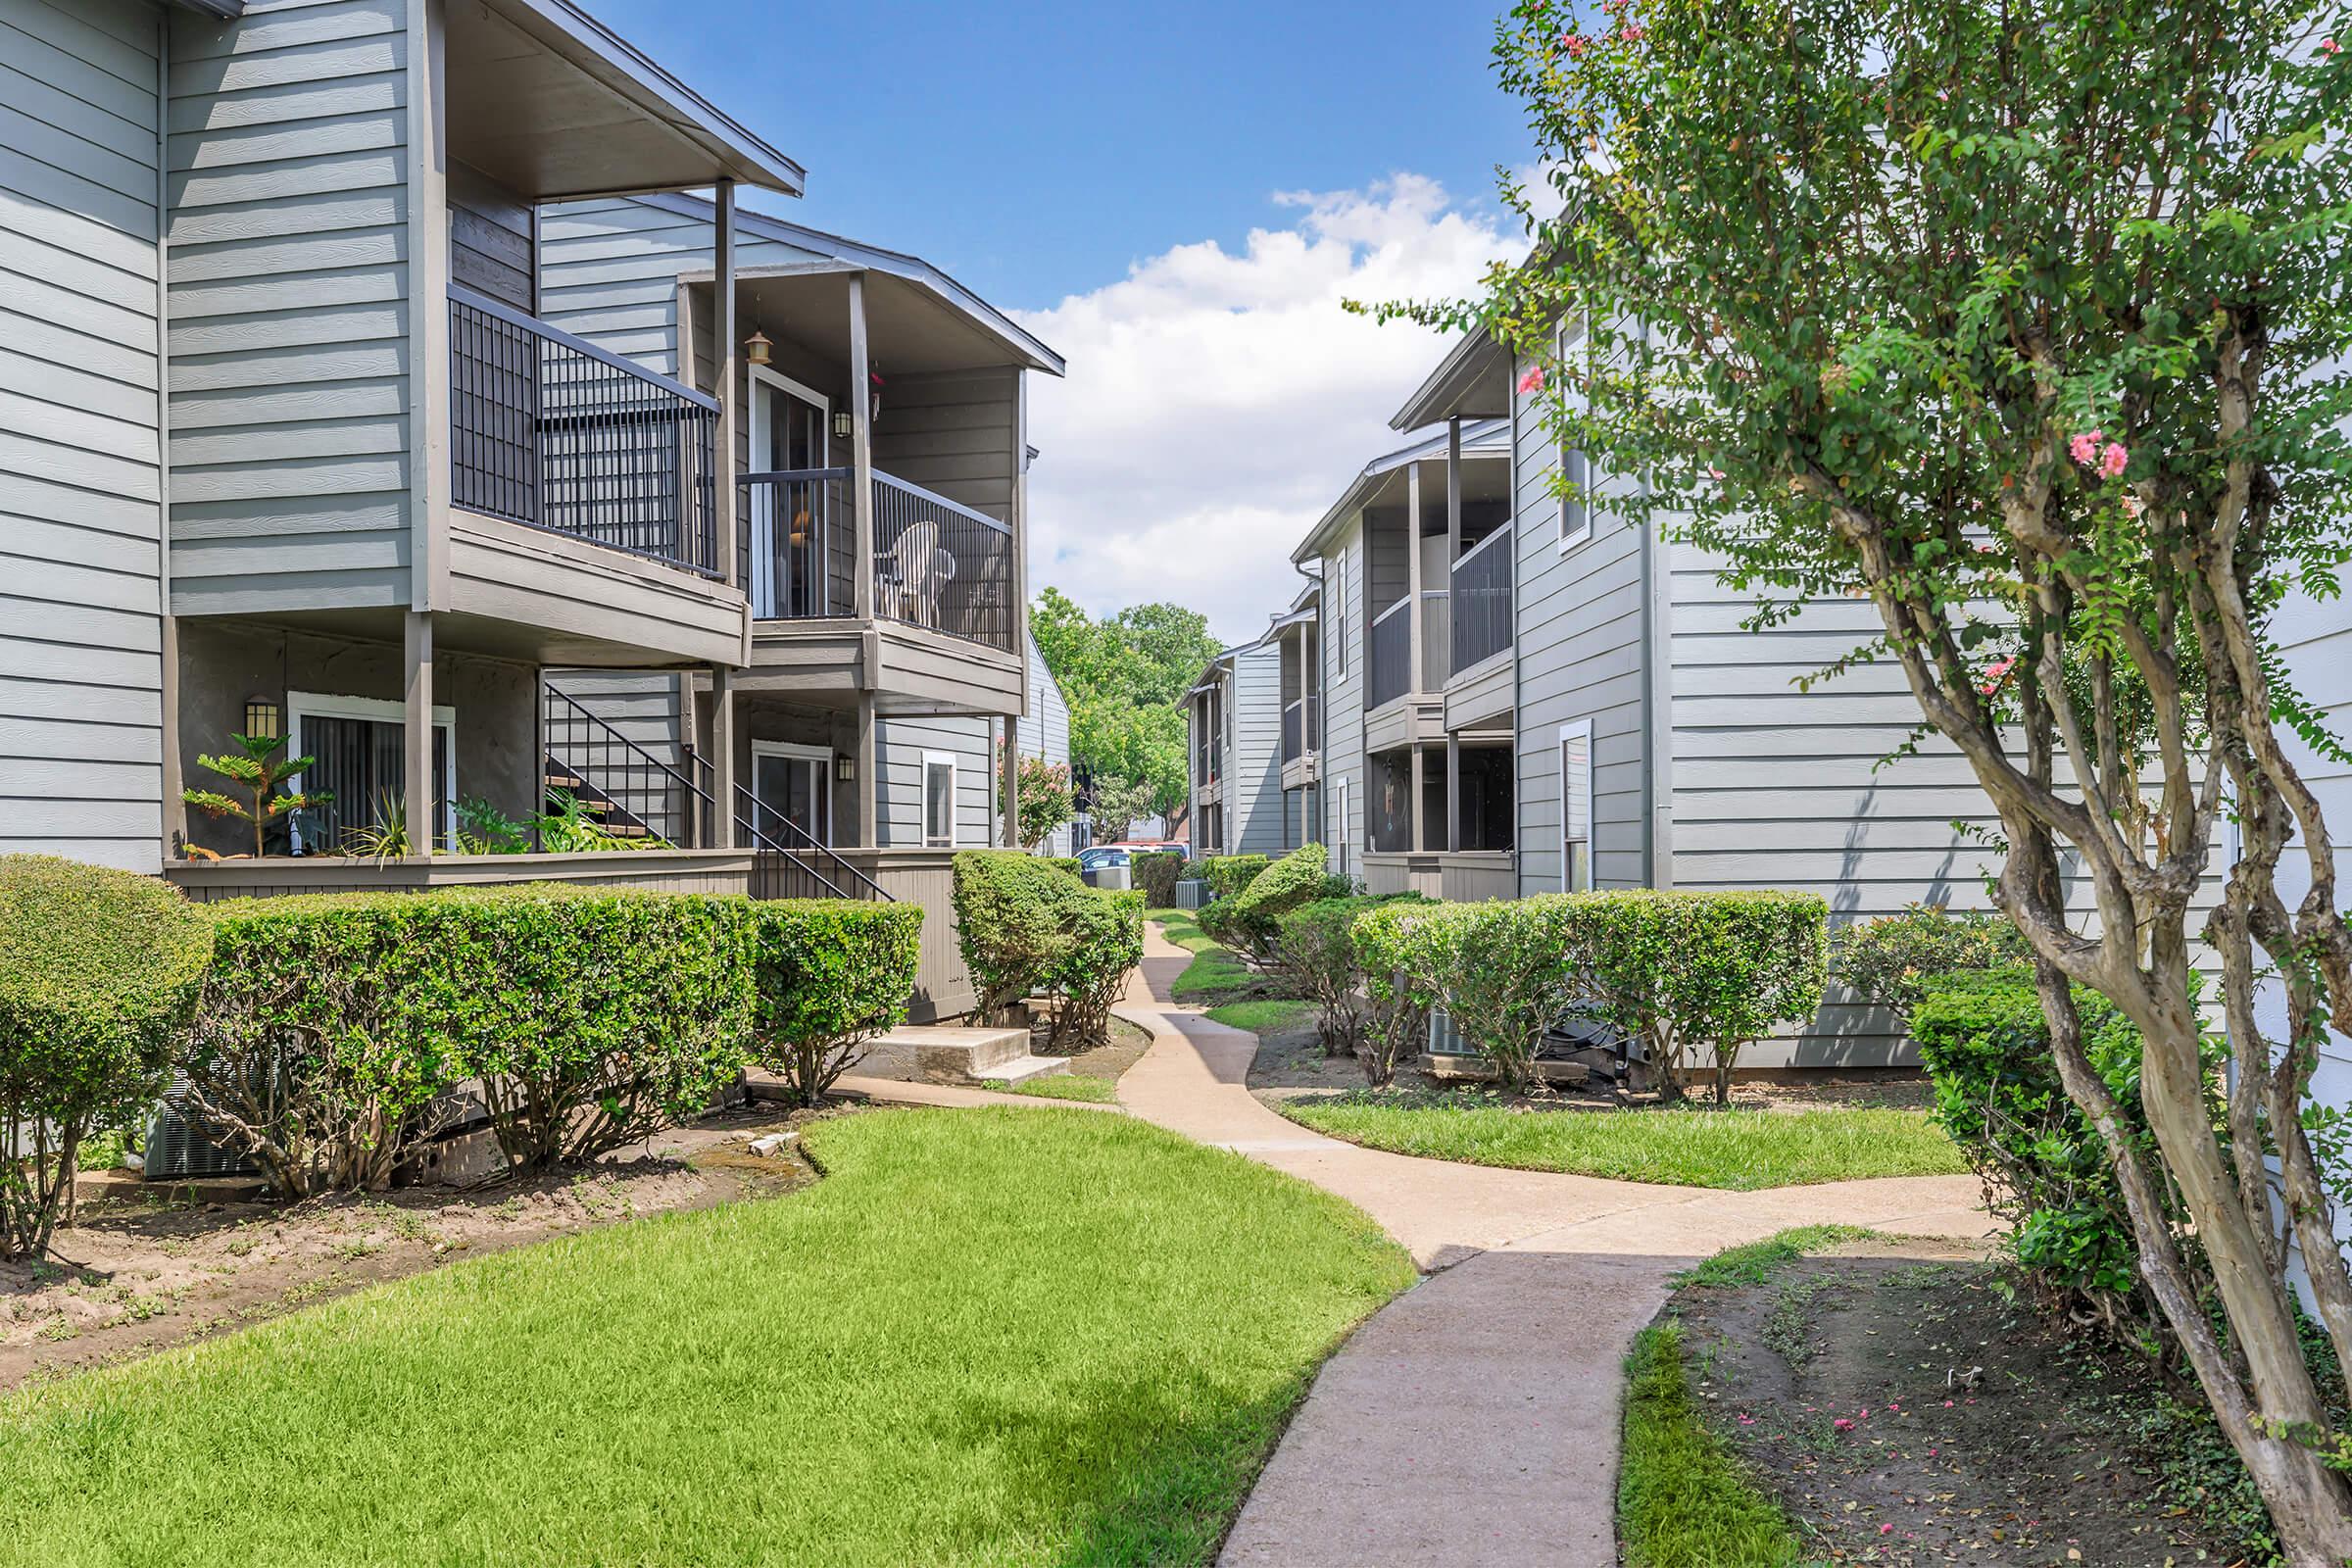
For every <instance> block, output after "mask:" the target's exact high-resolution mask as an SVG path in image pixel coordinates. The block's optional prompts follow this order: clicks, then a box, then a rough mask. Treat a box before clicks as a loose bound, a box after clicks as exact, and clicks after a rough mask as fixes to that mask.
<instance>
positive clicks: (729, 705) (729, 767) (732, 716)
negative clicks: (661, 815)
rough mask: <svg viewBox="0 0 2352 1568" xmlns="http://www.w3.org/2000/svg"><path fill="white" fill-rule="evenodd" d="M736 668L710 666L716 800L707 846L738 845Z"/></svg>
mask: <svg viewBox="0 0 2352 1568" xmlns="http://www.w3.org/2000/svg"><path fill="white" fill-rule="evenodd" d="M735 725H736V712H735V671H734V670H733V669H731V668H729V667H728V666H727V665H725V664H712V665H711V800H712V801H713V802H714V803H715V805H714V807H713V809H712V810H711V815H712V816H714V817H716V818H717V820H716V821H714V822H712V823H711V848H712V849H715V850H732V849H735V848H736V847H737V838H738V836H737V834H736V831H735V785H736V773H735Z"/></svg>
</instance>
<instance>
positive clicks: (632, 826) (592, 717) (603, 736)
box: [540, 686, 716, 849]
mask: <svg viewBox="0 0 2352 1568" xmlns="http://www.w3.org/2000/svg"><path fill="white" fill-rule="evenodd" d="M540 692H541V707H542V714H543V719H542V722H543V723H544V725H545V727H546V731H547V793H548V795H549V797H550V798H551V800H552V799H553V798H554V797H555V796H556V794H557V793H558V792H562V793H563V794H565V795H569V796H571V797H572V798H573V799H574V800H577V801H579V802H580V803H581V805H582V806H584V807H586V808H587V809H588V811H589V813H590V814H591V815H593V816H594V817H595V818H596V819H597V821H598V822H599V823H601V824H602V825H603V826H604V827H605V828H606V829H607V830H608V831H610V832H613V833H617V834H619V835H620V836H622V837H626V838H647V839H654V840H658V841H660V842H661V843H662V844H666V845H668V846H669V847H670V848H672V849H691V848H696V847H699V846H702V845H706V844H709V843H710V842H711V821H712V818H713V817H714V816H715V815H716V811H715V809H714V804H713V802H712V801H711V790H710V787H709V783H708V780H707V778H705V777H703V776H700V775H703V774H705V773H706V772H707V770H708V768H709V766H710V764H709V762H707V761H706V760H703V759H701V758H698V757H696V756H695V755H694V754H693V753H692V752H690V751H688V752H682V753H681V754H680V756H679V758H678V760H677V761H675V762H670V761H665V760H662V758H660V757H658V756H656V755H655V754H654V753H652V752H650V751H648V750H647V749H646V748H645V747H643V746H641V745H639V744H638V743H637V742H635V741H633V740H631V739H629V737H628V736H626V735H624V734H622V733H621V732H620V731H619V730H617V729H615V728H613V725H612V724H611V723H610V722H608V721H607V720H606V719H605V718H604V717H603V716H602V715H600V714H598V713H596V712H594V711H590V710H589V709H588V708H586V707H584V706H583V705H582V704H581V703H580V701H579V699H578V698H576V697H573V696H572V695H571V694H570V693H569V692H565V691H560V690H558V689H557V688H556V687H553V686H542V687H541V688H540Z"/></svg>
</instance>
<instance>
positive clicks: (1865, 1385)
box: [1669, 1243, 2260, 1568]
mask: <svg viewBox="0 0 2352 1568" xmlns="http://www.w3.org/2000/svg"><path fill="white" fill-rule="evenodd" d="M1669 1310H1671V1311H1673V1312H1675V1313H1677V1314H1679V1315H1680V1316H1681V1318H1682V1320H1683V1323H1684V1326H1685V1332H1686V1347H1687V1353H1688V1355H1689V1357H1690V1364H1691V1388H1692V1393H1693V1395H1694V1396H1695V1397H1696V1398H1697V1399H1698V1401H1699V1403H1700V1405H1701V1407H1702V1408H1703V1409H1704V1410H1706V1411H1707V1412H1708V1424H1709V1425H1710V1426H1711V1427H1712V1428H1714V1429H1715V1430H1716V1431H1718V1432H1720V1433H1721V1434H1722V1435H1723V1436H1724V1437H1725V1438H1726V1439H1727V1440H1728V1441H1729V1442H1730V1443H1731V1445H1732V1446H1733V1447H1734V1449H1735V1450H1736V1451H1737V1452H1739V1453H1740V1455H1742V1456H1743V1457H1744V1459H1745V1460H1746V1461H1747V1463H1748V1465H1749V1467H1750V1468H1751V1470H1752V1471H1753V1472H1754V1474H1755V1476H1756V1478H1757V1480H1758V1482H1759V1484H1760V1485H1762V1486H1763V1487H1764V1489H1765V1490H1766V1491H1767V1492H1769V1493H1770V1494H1772V1495H1774V1496H1776V1497H1777V1498H1778V1500H1779V1501H1780V1503H1781V1505H1782V1507H1783V1509H1784V1510H1785V1511H1786V1512H1787V1513H1788V1515H1789V1518H1790V1519H1792V1520H1794V1521H1795V1522H1796V1523H1797V1525H1798V1527H1799V1529H1800V1531H1801V1532H1803V1533H1804V1534H1805V1536H1806V1537H1807V1540H1808V1546H1807V1550H1808V1553H1809V1554H1811V1553H1815V1552H1818V1553H1819V1558H1818V1560H1822V1561H1828V1562H1870V1563H1920V1564H1926V1563H1953V1562H1971V1563H1998V1564H2004V1565H2006V1564H2020V1565H2023V1564H2043V1563H2048V1564H2068V1563H2086V1564H2095V1565H2100V1568H2141V1565H2146V1568H2161V1565H2165V1564H2176V1565H2180V1568H2185V1565H2187V1564H2190V1563H2199V1562H2205V1563H2223V1564H2226V1563H2235V1562H2242V1561H2248V1560H2257V1561H2258V1560H2260V1559H2259V1558H2253V1557H2250V1554H2249V1551H2248V1548H2247V1546H2246V1544H2245V1542H2244V1541H2243V1540H2242V1539H2239V1536H2240V1535H2241V1532H2233V1531H2231V1530H2229V1528H2227V1527H2226V1526H2225V1525H2224V1524H2222V1523H2220V1522H2217V1521H2215V1520H2212V1519H2209V1518H2207V1517H2204V1516H2203V1515H2204V1512H2205V1510H2203V1509H2201V1508H2197V1507H2192V1506H2190V1504H2191V1503H2193V1502H2194V1500H2195V1499H2194V1497H2193V1495H2190V1490H2191V1489H2186V1488H2184V1487H2183V1486H2182V1485H2181V1484H2180V1480H2179V1475H2178V1460H2179V1457H2180V1456H2179V1453H2178V1451H2177V1448H2178V1445H2177V1444H2168V1443H2163V1442H2162V1441H2161V1440H2159V1439H2158V1438H2156V1437H2154V1436H2153V1434H2156V1433H2167V1434H2171V1435H2173V1436H2174V1437H2175V1438H2177V1437H2178V1435H2179V1433H2180V1431H2181V1430H2182V1427H2183V1426H2184V1425H2185V1424H2186V1423H2185V1422H2184V1421H2183V1420H2180V1419H2175V1418H2169V1417H2156V1418H2155V1419H2146V1418H2147V1417H2154V1416H2156V1412H2158V1411H2159V1410H2160V1408H2161V1407H2162V1405H2163V1402H2164V1401H2163V1398H2162V1394H2161V1391H2160V1390H2159V1389H2158V1387H2157V1386H2156V1385H2155V1382H2154V1380H2153V1379H2152V1377H2151V1376H2150V1375H2149V1374H2148V1372H2147V1371H2146V1370H2145V1369H2144V1367H2142V1366H2140V1365H2139V1364H2138V1363H2136V1362H2134V1361H2131V1360H2130V1359H2129V1358H2127V1357H2123V1356H2119V1355H2117V1354H2115V1353H2113V1352H2109V1353H2106V1354H2099V1353H2094V1352H2092V1351H2091V1350H2089V1349H2088V1348H2086V1347H2085V1346H2084V1345H2083V1344H2082V1342H2081V1341H2080V1340H2079V1339H2078V1338H2076V1337H2074V1336H2070V1335H2069V1334H2067V1333H2065V1332H2063V1331H2062V1330H2061V1329H2059V1328H2057V1327H2054V1326H2053V1325H2052V1324H2051V1323H2049V1322H2048V1321H2047V1320H2046V1319H2045V1318H2043V1317H2041V1316H2039V1315H2037V1314H2036V1313H2034V1311H2033V1310H2032V1309H2031V1308H2030V1307H2029V1306H2027V1305H2026V1304H2025V1303H2023V1302H2022V1301H2019V1302H2015V1303H2013V1302H2012V1301H2011V1300H2010V1299H2009V1298H2008V1294H2007V1293H2006V1292H2005V1291H2004V1290H2003V1288H2002V1277H2001V1274H2000V1271H1999V1270H1998V1269H1997V1268H1996V1267H1994V1266H1993V1265H1992V1264H1989V1263H1986V1262H1985V1261H1982V1260H1981V1259H1979V1258H1976V1257H1972V1256H1970V1255H1968V1254H1967V1253H1966V1252H1965V1251H1962V1250H1958V1249H1956V1248H1952V1247H1946V1246H1940V1245H1938V1244H1932V1243H1931V1244H1918V1243H1891V1244H1889V1243H1877V1244H1864V1245H1863V1246H1862V1247H1860V1248H1856V1249H1847V1250H1841V1255H1829V1256H1818V1257H1809V1258H1805V1259H1802V1260H1799V1261H1797V1262H1794V1263H1791V1264H1789V1265H1788V1266H1787V1267H1785V1268H1784V1269H1782V1270H1779V1271H1777V1272H1776V1273H1775V1274H1774V1275H1773V1276H1772V1278H1771V1279H1770V1280H1769V1281H1768V1282H1767V1283H1764V1284H1761V1285H1741V1286H1735V1287H1728V1288H1726V1287H1699V1286H1687V1287H1685V1288H1684V1289H1683V1290H1681V1291H1680V1292H1678V1293H1677V1295H1676V1296H1675V1298H1674V1300H1673V1302H1672V1303H1671V1306H1670V1308H1669ZM2167 1449H2172V1450H2174V1451H2166V1450H2167ZM2168 1470H2169V1471H2171V1472H2173V1473H2172V1475H2170V1476H2169V1477H2168Z"/></svg>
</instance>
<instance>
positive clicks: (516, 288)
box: [449, 163, 538, 314]
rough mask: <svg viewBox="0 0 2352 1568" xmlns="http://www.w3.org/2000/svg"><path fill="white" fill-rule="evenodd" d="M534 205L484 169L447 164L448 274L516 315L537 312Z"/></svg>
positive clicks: (452, 279) (451, 278)
mask: <svg viewBox="0 0 2352 1568" xmlns="http://www.w3.org/2000/svg"><path fill="white" fill-rule="evenodd" d="M533 230H534V223H533V220H532V215H531V206H530V203H528V202H526V201H524V200H523V199H522V198H521V197H519V196H517V195H515V193H514V192H513V191H511V190H508V189H507V188H506V187H505V186H503V185H501V184H499V183H498V181H496V180H494V179H492V178H491V177H490V176H489V175H487V174H485V173H482V172H480V171H478V170H475V169H470V168H468V167H467V166H466V165H464V164H458V163H453V164H451V165H450V166H449V275H450V280H451V281H452V282H457V283H463V284H465V285H466V287H467V288H470V289H478V290H479V291H481V292H482V293H484V294H487V295H489V296H490V297H491V298H492V299H494V300H497V301H499V302H500V303H502V304H505V305H511V306H513V307H514V308H515V309H516V310H518V311H523V312H526V313H530V314H536V312H535V311H533V306H534V305H535V304H536V299H535V295H536V293H537V282H538V279H537V277H536V275H535V274H536V271H537V268H536V265H535V263H534V262H533V260H532V234H533Z"/></svg>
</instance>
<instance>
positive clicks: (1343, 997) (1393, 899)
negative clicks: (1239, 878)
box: [1274, 893, 1431, 1056]
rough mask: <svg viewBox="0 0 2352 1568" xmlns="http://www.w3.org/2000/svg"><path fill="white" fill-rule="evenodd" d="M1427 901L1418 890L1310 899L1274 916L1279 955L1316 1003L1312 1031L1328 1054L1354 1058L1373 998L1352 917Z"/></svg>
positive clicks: (1284, 968)
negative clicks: (1357, 945) (1380, 909)
mask: <svg viewBox="0 0 2352 1568" xmlns="http://www.w3.org/2000/svg"><path fill="white" fill-rule="evenodd" d="M1430 902H1431V901H1430V900H1428V899H1426V898H1424V897H1422V895H1420V894H1418V893H1382V894H1374V895H1371V896H1370V897H1365V898H1355V897H1349V898H1338V899H1314V900H1311V901H1309V902H1308V903H1305V904H1301V905H1300V906H1299V907H1297V908H1295V909H1292V910H1290V911H1288V912H1287V913H1285V914H1282V915H1279V916H1277V917H1276V919H1275V922H1274V925H1275V938H1274V947H1275V953H1276V956H1277V958H1278V960H1279V961H1280V963H1281V965H1282V967H1283V970H1284V971H1285V972H1286V973H1288V974H1289V975H1290V976H1291V977H1292V978H1294V979H1295V980H1297V981H1298V982H1299V986H1300V988H1301V989H1302V990H1303V991H1304V992H1305V993H1306V996H1307V998H1308V1000H1309V1001H1311V1002H1313V1003H1314V1004H1315V1008H1316V1016H1315V1029H1316V1033H1317V1035H1318V1036H1319V1038H1320V1040H1321V1042H1322V1046H1323V1054H1325V1055H1326V1056H1333V1055H1340V1056H1352V1055H1354V1054H1357V1052H1358V1050H1359V1049H1360V1048H1361V1047H1362V1045H1363V1043H1364V1027H1365V1021H1366V1017H1367V1009H1368V1007H1369V1005H1370V1000H1371V999H1370V997H1369V994H1368V993H1367V992H1366V990H1365V978H1364V970H1363V966H1362V964H1360V963H1359V962H1357V960H1356V950H1355V921H1356V917H1357V916H1358V915H1361V914H1363V913H1365V912H1366V911H1368V910H1371V909H1376V908H1379V907H1381V906H1383V905H1385V904H1392V903H1413V904H1428V903H1430Z"/></svg>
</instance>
